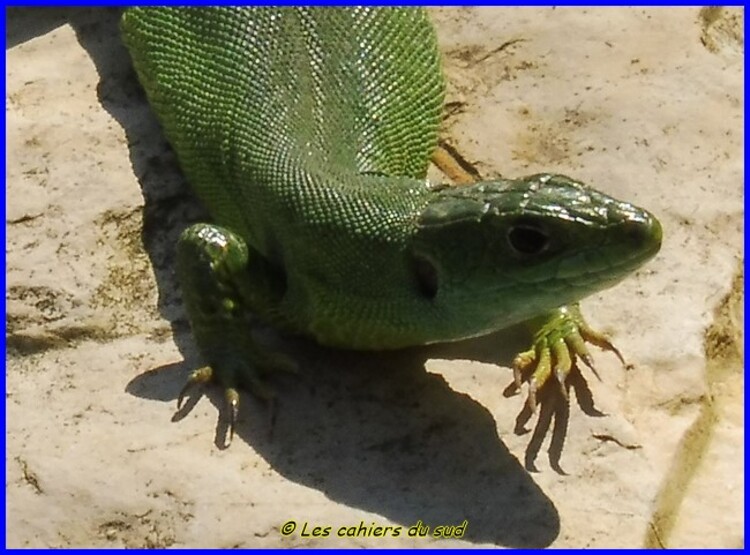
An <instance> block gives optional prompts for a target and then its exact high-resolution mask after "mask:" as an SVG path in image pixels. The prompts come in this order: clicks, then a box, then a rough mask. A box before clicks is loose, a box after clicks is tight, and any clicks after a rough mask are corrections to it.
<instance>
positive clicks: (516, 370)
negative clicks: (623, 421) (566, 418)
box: [513, 304, 625, 413]
mask: <svg viewBox="0 0 750 555" xmlns="http://www.w3.org/2000/svg"><path fill="white" fill-rule="evenodd" d="M530 325H531V326H533V327H534V328H536V329H537V331H536V333H535V334H534V340H533V343H532V347H531V348H530V349H529V350H527V351H524V352H522V353H519V354H518V355H517V356H516V357H515V359H514V360H513V378H514V382H515V389H516V390H520V389H521V386H522V384H523V383H524V382H528V384H529V392H528V398H527V404H528V407H529V409H530V410H531V411H532V413H533V412H535V411H536V407H537V395H538V392H539V391H540V390H541V388H542V387H544V386H546V385H547V384H551V383H552V382H553V381H554V383H556V384H557V386H558V387H559V391H560V393H561V395H562V396H563V397H564V398H565V399H567V397H568V388H569V384H568V378H569V377H570V376H571V373H572V372H573V371H577V370H578V368H577V363H576V361H577V359H580V360H582V361H583V363H584V364H585V365H586V366H588V367H589V368H590V369H591V371H592V372H593V373H594V375H595V376H596V377H597V378H598V379H601V378H600V377H599V373H598V372H597V371H596V368H595V367H594V362H593V359H592V358H591V354H590V353H589V350H588V348H587V347H586V343H591V344H592V345H596V346H597V347H600V348H601V349H604V350H606V351H612V352H613V353H615V354H616V355H617V357H618V358H619V359H620V361H621V362H622V363H623V364H625V360H624V359H623V357H622V355H621V354H620V352H619V351H618V350H617V348H615V346H614V345H612V343H611V342H610V340H609V339H608V338H607V337H606V336H605V335H604V334H602V333H600V332H597V331H596V330H594V329H592V328H591V327H590V326H589V325H588V324H587V323H586V320H585V319H584V318H583V315H582V314H581V311H580V309H579V307H578V305H577V304H574V305H570V306H566V307H562V308H560V309H558V310H556V311H554V312H553V313H550V314H548V315H546V316H544V317H542V318H539V319H536V320H534V321H533V322H530Z"/></svg>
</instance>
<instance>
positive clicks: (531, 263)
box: [410, 174, 662, 321]
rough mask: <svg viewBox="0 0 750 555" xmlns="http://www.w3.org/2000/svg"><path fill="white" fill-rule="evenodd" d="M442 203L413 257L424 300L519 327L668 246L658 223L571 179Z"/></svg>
mask: <svg viewBox="0 0 750 555" xmlns="http://www.w3.org/2000/svg"><path fill="white" fill-rule="evenodd" d="M432 194H433V197H432V198H431V200H430V201H429V203H428V204H427V206H426V207H425V208H424V209H423V210H422V212H421V213H420V215H419V218H418V222H417V229H416V233H415V235H414V239H413V242H412V245H411V252H410V255H411V257H412V261H413V268H414V275H415V279H416V282H417V287H418V289H419V291H420V292H421V294H422V295H423V296H425V297H427V298H429V299H430V300H431V301H432V302H435V303H444V304H445V305H446V307H447V308H448V310H449V311H452V310H454V309H455V310H458V311H459V312H465V311H466V310H474V311H482V310H485V307H486V310H487V311H492V310H501V311H504V312H505V318H513V319H515V320H516V321H519V320H522V319H525V318H528V317H530V316H533V315H535V314H538V313H539V312H541V311H544V310H550V309H553V308H556V307H559V306H561V305H564V304H568V303H570V302H574V301H577V300H580V299H581V298H583V297H586V296H587V295H590V294H592V293H594V292H596V291H599V290H602V289H606V288H608V287H611V286H612V285H614V284H615V283H617V282H619V281H620V280H622V279H623V278H624V277H626V276H627V275H628V274H629V273H631V272H632V271H633V270H635V269H636V268H638V267H639V266H641V265H642V264H643V263H644V262H646V261H647V260H648V259H650V258H651V257H653V256H654V255H655V254H656V253H657V252H658V250H659V248H660V246H661V237H662V231H661V226H660V224H659V222H658V220H657V219H656V218H655V217H654V216H653V215H651V214H650V213H648V212H647V211H645V210H643V209H641V208H638V207H636V206H633V205H632V204H629V203H626V202H621V201H618V200H616V199H614V198H612V197H609V196H607V195H605V194H603V193H600V192H598V191H596V190H594V189H591V188H590V187H587V186H585V185H583V184H581V183H579V182H577V181H574V180H572V179H570V178H568V177H565V176H562V175H550V174H540V175H533V176H530V177H526V178H524V179H519V180H498V181H489V182H481V183H476V184H474V185H472V186H468V187H455V188H443V189H438V190H435V191H434V192H433V193H432ZM477 303H479V305H477ZM462 304H463V305H465V306H466V307H467V308H466V309H462V308H460V305H462ZM472 305H473V309H471V308H469V307H470V306H472ZM467 314H469V313H467ZM514 315H515V316H514Z"/></svg>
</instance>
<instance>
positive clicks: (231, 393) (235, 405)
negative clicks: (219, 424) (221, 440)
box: [224, 387, 240, 447]
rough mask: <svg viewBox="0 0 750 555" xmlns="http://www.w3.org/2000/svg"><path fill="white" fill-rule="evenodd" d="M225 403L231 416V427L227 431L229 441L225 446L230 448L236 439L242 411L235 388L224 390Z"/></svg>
mask: <svg viewBox="0 0 750 555" xmlns="http://www.w3.org/2000/svg"><path fill="white" fill-rule="evenodd" d="M224 403H225V406H226V411H227V413H228V414H229V426H228V429H227V434H228V435H229V439H228V440H227V441H226V443H225V444H224V446H225V447H229V445H231V443H232V440H233V439H234V429H235V428H236V427H237V417H238V415H239V411H240V394H239V392H238V391H237V390H236V389H235V388H233V387H228V388H227V389H226V390H224Z"/></svg>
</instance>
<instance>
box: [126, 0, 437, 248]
mask: <svg viewBox="0 0 750 555" xmlns="http://www.w3.org/2000/svg"><path fill="white" fill-rule="evenodd" d="M207 10H210V11H207ZM122 27H123V35H124V38H125V42H126V44H127V45H128V47H129V50H130V52H131V54H132V56H133V60H134V66H135V69H136V72H137V73H138V76H139V79H140V81H141V83H142V84H143V86H144V88H145V90H146V93H147V95H148V97H149V100H150V102H151V104H152V106H153V107H154V109H155V112H156V113H157V116H158V118H159V120H160V122H161V124H162V126H163V128H164V131H165V134H166V136H167V138H168V140H169V141H170V143H171V144H172V146H173V148H174V149H175V151H176V152H177V155H178V158H179V161H180V165H181V167H182V168H183V171H184V172H185V174H186V176H187V178H188V181H189V182H190V183H191V185H192V186H193V187H194V188H195V189H196V191H197V193H198V195H199V196H200V197H201V199H202V200H203V201H204V202H205V203H206V205H207V207H208V209H209V211H210V212H211V213H212V215H213V217H214V218H215V219H216V220H217V222H218V223H220V224H222V225H226V226H227V227H230V228H232V229H234V230H235V231H237V232H238V233H240V234H241V235H243V236H244V237H245V239H246V240H247V241H248V243H250V244H251V245H252V246H253V247H255V248H256V249H258V250H259V251H261V252H263V253H264V254H269V252H268V251H269V250H270V249H271V247H269V244H271V243H273V240H271V239H269V238H268V237H267V235H268V234H269V231H268V230H270V229H273V228H274V227H275V226H276V225H278V224H279V222H278V220H279V219H281V220H282V221H281V225H284V223H286V222H284V221H283V220H294V219H295V217H298V216H299V214H301V213H304V212H310V210H309V209H308V208H307V207H304V206H303V207H300V208H299V209H297V210H295V207H294V204H295V203H300V202H302V203H304V198H303V200H302V201H300V197H305V194H306V189H310V190H311V191H310V195H308V196H314V197H316V198H318V197H324V196H325V195H321V190H323V192H326V191H325V190H327V192H328V193H329V194H330V192H331V191H330V189H336V188H337V187H338V188H344V189H346V188H352V187H357V186H362V184H363V183H364V182H365V181H363V180H362V178H364V177H366V176H367V175H373V174H374V175H387V176H402V177H414V178H422V177H424V175H425V173H426V170H427V166H428V163H429V158H430V155H431V154H432V151H433V150H434V148H435V145H436V141H437V130H438V125H439V121H440V113H441V109H442V102H443V79H442V73H441V68H440V60H439V54H438V49H437V45H436V40H435V34H434V30H433V28H432V26H431V24H430V23H429V21H428V19H427V16H426V14H425V13H424V11H423V10H421V9H413V8H389V9H372V8H241V9H238V8H205V9H201V10H196V9H190V8H187V9H184V8H182V9H180V8H131V9H128V10H127V11H126V13H125V15H124V17H123V23H122ZM379 182H380V181H379V180H370V181H368V183H379ZM373 186H376V187H377V185H373ZM366 188H367V187H365V189H366ZM313 189H315V190H313ZM344 192H346V191H344ZM365 194H366V193H365ZM273 218H275V219H276V221H275V222H274V221H271V219H273Z"/></svg>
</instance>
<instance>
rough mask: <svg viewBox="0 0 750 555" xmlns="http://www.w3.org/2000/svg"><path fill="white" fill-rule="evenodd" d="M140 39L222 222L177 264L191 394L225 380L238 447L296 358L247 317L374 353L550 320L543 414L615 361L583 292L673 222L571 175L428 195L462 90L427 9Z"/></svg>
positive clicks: (608, 278) (140, 52) (141, 56)
mask: <svg viewBox="0 0 750 555" xmlns="http://www.w3.org/2000/svg"><path fill="white" fill-rule="evenodd" d="M122 31H123V36H124V40H125V43H126V45H127V47H128V49H129V51H130V54H131V56H132V58H133V63H134V67H135V69H136V72H137V75H138V77H139V79H140V81H141V83H142V85H143V87H144V88H145V90H146V93H147V96H148V98H149V101H150V103H151V105H152V107H153V109H154V111H155V112H156V114H157V116H158V118H159V120H160V122H161V124H162V126H163V128H164V132H165V134H166V136H167V138H168V140H169V141H170V143H171V144H172V146H173V148H174V149H175V151H176V153H177V156H178V159H179V162H180V165H181V167H182V169H183V171H184V173H185V175H186V177H187V179H188V181H189V182H190V183H191V184H192V186H193V187H194V189H195V190H196V191H197V193H198V195H199V196H200V198H201V199H202V201H203V202H204V203H205V204H206V205H207V207H208V209H209V211H210V213H211V215H212V217H213V219H214V220H215V223H214V224H197V225H193V226H191V227H190V228H188V229H187V230H186V231H185V232H184V233H183V235H182V236H181V238H180V241H179V244H178V252H177V264H178V276H179V279H180V282H181V287H182V291H183V297H184V300H185V304H186V307H187V311H188V315H189V318H190V322H191V325H192V329H193V333H194V336H195V340H196V342H197V345H198V347H199V349H200V351H201V353H202V355H203V356H204V357H205V359H206V361H207V363H208V365H207V366H206V367H205V368H204V369H201V370H198V371H196V372H194V373H193V374H192V375H191V377H190V378H189V380H188V383H187V384H186V388H187V387H188V386H189V385H191V384H195V383H201V382H205V381H208V380H210V379H216V380H217V381H218V382H219V383H220V384H221V385H223V387H224V388H225V392H226V401H227V403H228V410H229V414H230V426H229V431H230V440H231V434H232V433H233V430H234V427H235V422H236V419H237V410H238V403H239V394H238V392H237V388H238V387H244V388H247V389H250V390H251V391H253V392H255V393H256V394H258V395H260V396H269V395H270V393H269V392H268V390H267V389H266V387H265V386H264V384H263V382H262V380H261V377H262V375H263V374H264V373H266V372H267V371H269V370H272V369H274V368H276V367H281V368H284V367H285V366H286V364H287V363H286V362H285V361H284V359H282V358H279V356H277V355H272V354H270V353H268V352H266V351H264V350H262V349H260V348H259V347H258V346H257V345H256V344H255V343H254V342H253V341H252V339H251V335H250V331H249V325H248V322H247V319H246V318H245V316H246V314H247V312H248V311H252V312H253V313H255V314H257V315H259V316H260V317H262V318H263V319H265V320H267V321H268V322H270V323H272V324H274V325H275V326H277V327H279V328H281V329H283V330H288V331H290V332H294V333H302V334H306V335H308V336H312V337H313V338H314V339H315V340H317V341H318V342H319V343H321V344H324V345H330V346H336V347H345V348H354V349H364V350H367V349H373V350H376V349H395V348H400V347H405V346H410V345H422V344H428V343H434V342H447V341H455V340H459V339H464V338H469V337H474V336H479V335H483V334H488V333H490V332H493V331H496V330H499V329H502V328H506V327H508V326H510V325H512V324H516V323H520V322H523V321H529V320H530V321H531V322H533V323H534V325H535V327H536V329H537V330H538V331H537V333H536V334H535V336H534V339H533V343H532V346H531V349H530V350H529V351H528V352H525V353H522V354H521V355H519V356H518V357H517V358H516V360H515V361H514V370H515V376H516V380H517V382H519V383H520V382H521V381H522V380H526V381H528V382H529V404H530V406H532V407H533V406H534V404H535V400H534V398H535V393H536V391H537V390H538V389H539V388H540V387H542V386H543V385H545V384H547V383H550V384H553V383H556V382H557V383H559V384H560V385H563V390H564V383H565V380H566V377H567V376H568V374H569V372H570V370H571V368H572V367H574V365H575V364H576V357H578V358H581V359H582V360H583V361H584V362H585V363H586V364H589V365H590V362H591V361H590V358H589V355H588V353H587V349H586V347H585V345H584V340H586V341H590V342H592V343H595V344H598V345H600V346H602V347H605V348H609V349H612V350H614V347H612V346H611V344H609V342H608V341H607V340H606V339H605V338H604V337H603V336H602V335H600V334H598V333H596V332H594V331H593V330H591V329H590V328H588V326H587V325H586V324H585V321H584V320H583V318H582V317H581V315H580V312H579V311H578V307H577V301H579V300H580V299H582V298H584V297H586V296H587V295H590V294H592V293H594V292H596V291H600V290H602V289H605V288H608V287H610V286H612V285H613V284H615V283H617V282H619V281H620V280H621V279H623V278H624V277H625V276H627V275H628V274H630V273H631V272H632V271H633V270H635V269H636V268H638V267H639V266H641V265H642V264H643V263H644V262H645V261H647V260H648V259H650V258H651V257H652V256H654V255H655V254H656V253H657V251H658V250H659V248H660V245H661V227H660V224H659V222H658V221H657V219H656V218H655V217H654V216H652V215H651V214H649V213H648V212H647V211H645V210H643V209H641V208H638V207H636V206H633V205H632V204H629V203H626V202H621V201H618V200H615V199H613V198H611V197H609V196H607V195H605V194H603V193H600V192H598V191H596V190H594V189H592V188H589V187H587V186H585V185H583V184H581V183H579V182H578V181H575V180H573V179H570V178H568V177H565V176H562V175H552V174H539V175H533V176H530V177H525V178H523V179H516V180H506V179H501V180H495V181H485V182H479V183H475V184H473V185H469V186H465V187H446V186H439V185H433V184H431V183H429V182H428V181H427V180H426V179H425V176H426V172H427V167H428V164H429V161H430V155H431V153H432V152H433V151H434V149H435V147H436V143H437V132H438V126H439V123H440V116H441V110H442V104H443V77H442V72H441V67H440V56H439V52H438V48H437V44H436V40H435V33H434V30H433V28H432V26H431V24H430V22H429V20H428V18H427V16H426V14H425V12H424V11H423V10H421V9H411V8H408V9H400V8H382V9H380V8H339V9H334V8H200V9H198V8H131V9H128V10H126V11H125V13H124V16H123V20H122ZM615 352H616V351H615ZM618 354H619V353H618ZM184 392H185V389H183V392H181V394H180V399H179V400H178V405H179V403H181V401H182V397H183V394H184Z"/></svg>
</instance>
